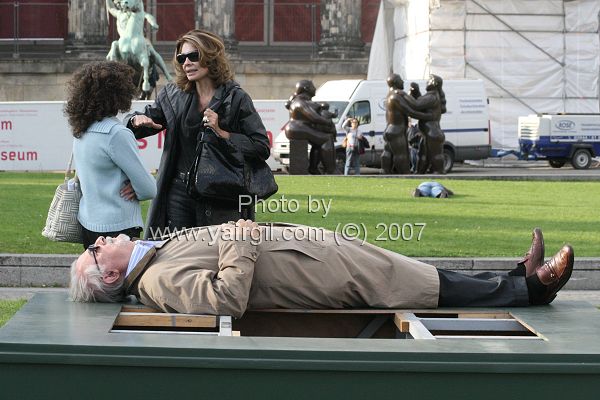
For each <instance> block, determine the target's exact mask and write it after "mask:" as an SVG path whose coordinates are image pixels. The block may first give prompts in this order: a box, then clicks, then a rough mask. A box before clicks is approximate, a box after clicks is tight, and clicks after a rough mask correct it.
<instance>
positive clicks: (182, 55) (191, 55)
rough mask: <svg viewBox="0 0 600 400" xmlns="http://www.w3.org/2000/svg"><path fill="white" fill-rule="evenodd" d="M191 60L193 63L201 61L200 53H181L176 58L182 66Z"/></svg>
mask: <svg viewBox="0 0 600 400" xmlns="http://www.w3.org/2000/svg"><path fill="white" fill-rule="evenodd" d="M186 58H187V59H189V60H190V61H191V62H198V60H199V59H200V53H199V52H198V51H197V50H196V51H191V52H189V53H179V54H177V55H176V56H175V59H176V60H177V62H178V63H179V64H181V65H183V63H184V62H185V59H186Z"/></svg>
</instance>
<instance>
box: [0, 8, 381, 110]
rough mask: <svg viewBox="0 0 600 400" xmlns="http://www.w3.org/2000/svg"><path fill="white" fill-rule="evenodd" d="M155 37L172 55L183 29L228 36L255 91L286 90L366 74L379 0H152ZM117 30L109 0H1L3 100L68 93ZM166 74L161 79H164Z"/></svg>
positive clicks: (259, 95) (280, 94) (273, 95)
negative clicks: (74, 76) (72, 78)
mask: <svg viewBox="0 0 600 400" xmlns="http://www.w3.org/2000/svg"><path fill="white" fill-rule="evenodd" d="M144 7H145V10H146V12H149V13H150V14H152V15H154V16H155V17H156V19H157V22H158V24H159V26H160V28H159V30H158V31H153V32H151V31H150V28H149V26H148V24H146V28H147V32H146V37H147V38H148V39H150V40H151V41H152V43H153V45H154V47H155V48H156V49H157V50H158V51H159V52H160V53H161V55H162V56H163V58H164V59H165V61H167V63H168V62H169V61H170V60H171V59H172V57H173V51H174V42H175V40H176V39H177V37H178V36H179V35H181V34H182V33H184V32H186V31H188V30H190V29H193V28H202V29H207V30H210V31H213V32H215V33H217V34H219V35H220V36H221V37H222V38H223V39H224V41H225V43H226V46H227V50H228V53H229V55H230V58H231V61H232V63H233V65H234V69H235V72H236V79H237V80H238V81H239V82H240V83H241V84H242V86H243V87H244V88H246V89H247V90H248V91H249V93H250V94H251V95H252V97H254V98H256V99H277V98H287V97H288V96H289V95H290V94H291V92H292V91H293V88H294V84H295V82H296V81H298V80H300V79H312V80H313V81H314V82H315V84H316V85H317V86H318V85H319V84H320V83H322V82H324V81H326V80H329V79H343V78H364V77H366V73H367V64H368V52H369V48H370V44H371V41H372V38H373V31H374V27H375V22H376V17H377V11H378V7H379V0H145V1H144ZM116 39H118V34H117V32H116V28H115V21H114V18H113V17H112V16H110V15H108V14H107V10H106V2H105V1H101V0H97V1H88V0H0V79H1V80H2V82H3V84H2V85H1V86H0V101H19V100H31V101H37V100H62V99H63V98H64V83H65V82H66V80H67V79H68V78H69V75H70V74H71V73H72V72H73V71H74V70H75V69H76V68H77V67H78V66H80V65H81V64H83V63H85V62H88V61H91V60H102V59H104V57H105V56H106V54H107V53H108V50H109V48H110V43H111V42H112V41H113V40H116ZM164 83H165V82H164V78H161V79H160V80H159V83H158V86H159V87H160V86H161V85H163V84H164Z"/></svg>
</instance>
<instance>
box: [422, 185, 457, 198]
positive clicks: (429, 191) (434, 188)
mask: <svg viewBox="0 0 600 400" xmlns="http://www.w3.org/2000/svg"><path fill="white" fill-rule="evenodd" d="M452 195H454V192H453V191H452V190H450V189H448V188H447V187H445V186H444V185H442V184H441V183H439V182H435V181H431V182H423V183H421V184H420V185H419V186H418V187H417V188H416V189H415V191H414V192H413V197H436V198H440V199H447V198H448V197H450V196H452Z"/></svg>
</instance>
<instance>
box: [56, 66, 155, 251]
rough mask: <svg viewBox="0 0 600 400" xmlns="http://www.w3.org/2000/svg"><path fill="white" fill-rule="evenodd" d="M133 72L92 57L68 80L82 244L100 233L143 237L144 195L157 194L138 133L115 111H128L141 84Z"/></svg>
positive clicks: (129, 68) (95, 237) (94, 240)
mask: <svg viewBox="0 0 600 400" xmlns="http://www.w3.org/2000/svg"><path fill="white" fill-rule="evenodd" d="M133 74H134V71H133V69H132V68H131V67H129V66H128V65H125V64H123V63H119V62H114V61H101V62H93V63H89V64H86V65H84V66H83V67H81V68H80V69H79V70H77V71H76V72H75V73H74V74H73V77H72V78H71V80H70V81H69V83H68V96H67V103H66V105H65V114H66V116H67V118H68V120H69V124H70V125H71V129H72V131H73V136H74V137H75V140H74V141H73V158H74V159H75V166H76V168H77V176H78V177H79V182H80V185H81V191H82V193H83V196H82V198H81V201H80V203H79V213H78V215H77V219H78V220H79V222H80V223H81V225H82V226H83V246H84V248H87V247H88V246H89V245H91V244H93V243H95V242H96V239H97V238H98V237H104V236H113V237H114V236H117V235H118V234H121V233H123V234H125V235H127V236H130V237H140V234H141V232H142V227H143V225H144V222H143V221H142V211H141V207H140V202H139V200H147V199H151V198H153V197H154V195H155V194H156V181H155V180H154V178H153V177H152V175H150V172H148V169H147V168H146V167H145V166H144V164H143V163H142V160H141V158H140V155H139V150H138V145H137V142H136V140H135V137H134V136H133V133H132V132H131V131H130V130H129V129H127V128H126V127H125V126H123V124H122V123H121V121H119V120H118V119H117V118H116V116H117V114H118V113H119V112H125V111H129V109H130V108H131V100H132V99H133V97H134V96H135V94H136V92H137V89H136V87H135V86H134V85H133Z"/></svg>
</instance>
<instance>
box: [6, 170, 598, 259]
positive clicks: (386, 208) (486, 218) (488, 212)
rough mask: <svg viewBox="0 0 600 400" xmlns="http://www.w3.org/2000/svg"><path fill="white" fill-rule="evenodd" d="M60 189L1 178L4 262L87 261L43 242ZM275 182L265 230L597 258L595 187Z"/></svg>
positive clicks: (392, 244) (396, 246) (68, 248)
mask: <svg viewBox="0 0 600 400" xmlns="http://www.w3.org/2000/svg"><path fill="white" fill-rule="evenodd" d="M61 181H62V177H61V175H60V174H41V173H7V172H4V173H0V193H1V195H0V220H1V221H2V226H1V227H0V252H4V253H77V252H80V251H81V245H76V244H65V243H54V242H50V241H48V240H47V239H46V238H44V237H42V236H41V234H40V232H41V230H42V228H43V226H44V223H45V220H46V213H47V211H48V206H49V204H50V201H51V199H52V196H53V194H54V190H55V188H56V185H58V184H59V183H60V182H61ZM277 182H278V184H279V187H280V190H279V193H278V194H277V195H276V196H274V197H273V198H272V199H270V201H268V202H266V203H264V204H263V205H261V206H259V210H258V212H257V220H259V221H285V222H295V223H302V224H307V225H312V226H319V227H325V228H328V229H331V230H337V231H338V232H340V234H341V231H342V229H346V232H347V233H348V234H353V229H355V228H358V231H359V232H358V234H357V236H358V237H359V238H360V239H361V240H363V239H366V241H368V242H371V243H375V244H377V245H380V246H382V247H385V248H388V249H391V250H394V251H397V252H400V253H403V254H405V255H409V256H423V257H424V256H436V257H442V256H448V257H466V256H481V257H488V256H505V257H517V256H520V255H522V253H523V252H524V251H525V250H526V249H527V248H528V247H529V242H530V235H531V229H532V228H533V227H535V226H540V227H541V228H542V229H543V231H544V236H545V239H546V248H547V253H553V252H555V251H556V250H557V249H558V248H559V247H560V246H561V245H562V244H563V243H565V242H569V243H571V244H572V245H573V247H574V249H575V254H576V256H590V257H591V256H600V231H599V211H598V209H599V204H600V183H596V182H524V181H485V180H482V181H464V180H456V181H453V180H449V179H445V180H440V182H441V183H443V184H444V185H446V186H448V187H449V188H451V189H452V190H453V191H454V192H455V193H456V195H455V196H454V197H452V198H451V199H430V198H413V197H411V192H412V189H414V187H415V186H416V185H417V184H418V183H419V182H420V181H417V180H414V179H401V178H399V179H391V178H367V177H364V178H355V177H339V176H336V177H298V176H287V175H280V176H277ZM309 196H310V197H309ZM309 199H312V200H313V202H312V205H313V209H309ZM294 200H295V201H296V202H297V204H296V203H295V202H294ZM317 201H325V203H326V204H329V205H330V209H329V212H328V215H326V216H325V212H324V211H323V208H322V205H321V208H320V209H318V210H317V209H316V202H317ZM147 206H148V204H147V203H146V204H145V205H144V215H145V209H147ZM296 206H297V208H298V209H297V210H295V208H296ZM263 208H264V212H263ZM292 211H294V212H292ZM309 211H312V212H309ZM418 236H419V237H418Z"/></svg>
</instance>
